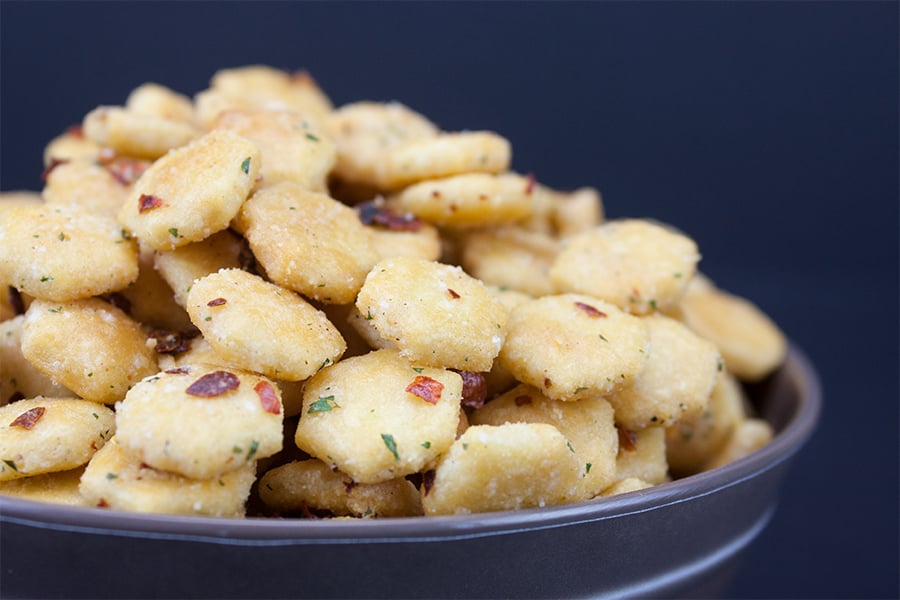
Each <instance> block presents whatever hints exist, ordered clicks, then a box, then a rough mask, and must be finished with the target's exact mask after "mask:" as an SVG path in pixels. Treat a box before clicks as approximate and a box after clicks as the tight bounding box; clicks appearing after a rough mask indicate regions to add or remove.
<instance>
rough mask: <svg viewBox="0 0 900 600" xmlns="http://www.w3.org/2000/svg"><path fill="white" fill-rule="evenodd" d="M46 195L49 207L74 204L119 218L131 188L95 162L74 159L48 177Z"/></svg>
mask: <svg viewBox="0 0 900 600" xmlns="http://www.w3.org/2000/svg"><path fill="white" fill-rule="evenodd" d="M42 193H43V195H44V199H45V200H46V201H47V204H48V205H60V204H72V205H76V206H78V207H79V208H80V209H81V210H83V211H85V212H88V213H100V214H103V215H107V216H109V217H111V218H113V219H115V218H116V214H117V213H118V211H119V208H121V206H122V202H124V201H125V197H126V196H127V195H128V188H127V187H125V186H124V185H122V184H121V183H120V182H119V181H117V180H116V178H115V177H114V176H113V175H112V174H111V173H110V172H109V171H107V170H106V169H105V168H104V167H103V166H101V165H98V164H97V163H95V162H89V161H86V160H70V161H68V162H65V163H62V164H60V165H59V166H57V167H56V168H54V169H53V170H52V171H51V172H50V173H49V175H47V181H46V184H45V185H44V190H43V192H42Z"/></svg>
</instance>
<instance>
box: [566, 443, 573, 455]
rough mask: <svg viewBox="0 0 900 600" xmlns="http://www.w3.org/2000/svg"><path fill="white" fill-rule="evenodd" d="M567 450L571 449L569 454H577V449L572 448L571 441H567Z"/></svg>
mask: <svg viewBox="0 0 900 600" xmlns="http://www.w3.org/2000/svg"><path fill="white" fill-rule="evenodd" d="M566 448H568V449H569V452H571V453H572V454H575V448H573V447H572V444H571V443H569V440H566Z"/></svg>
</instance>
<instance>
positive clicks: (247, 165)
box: [241, 156, 250, 175]
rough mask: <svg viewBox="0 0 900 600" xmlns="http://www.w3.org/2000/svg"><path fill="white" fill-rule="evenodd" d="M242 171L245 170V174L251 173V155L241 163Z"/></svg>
mask: <svg viewBox="0 0 900 600" xmlns="http://www.w3.org/2000/svg"><path fill="white" fill-rule="evenodd" d="M241 171H243V172H244V175H249V174H250V157H249V156H248V157H247V158H245V159H244V162H242V163H241Z"/></svg>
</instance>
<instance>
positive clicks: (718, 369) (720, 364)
mask: <svg viewBox="0 0 900 600" xmlns="http://www.w3.org/2000/svg"><path fill="white" fill-rule="evenodd" d="M724 368H725V365H724V364H722V361H721V360H720V361H718V362H717V363H716V371H719V372H720V373H721V372H722V369H724Z"/></svg>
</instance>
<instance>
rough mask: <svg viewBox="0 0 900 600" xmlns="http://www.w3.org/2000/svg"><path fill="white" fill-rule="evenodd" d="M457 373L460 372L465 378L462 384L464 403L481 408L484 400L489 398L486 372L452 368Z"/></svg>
mask: <svg viewBox="0 0 900 600" xmlns="http://www.w3.org/2000/svg"><path fill="white" fill-rule="evenodd" d="M451 370H452V371H454V372H455V373H459V375H460V377H462V380H463V386H462V404H463V406H467V407H469V408H481V407H482V406H484V401H485V400H487V380H485V378H484V373H477V372H475V371H457V370H456V369H451Z"/></svg>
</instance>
